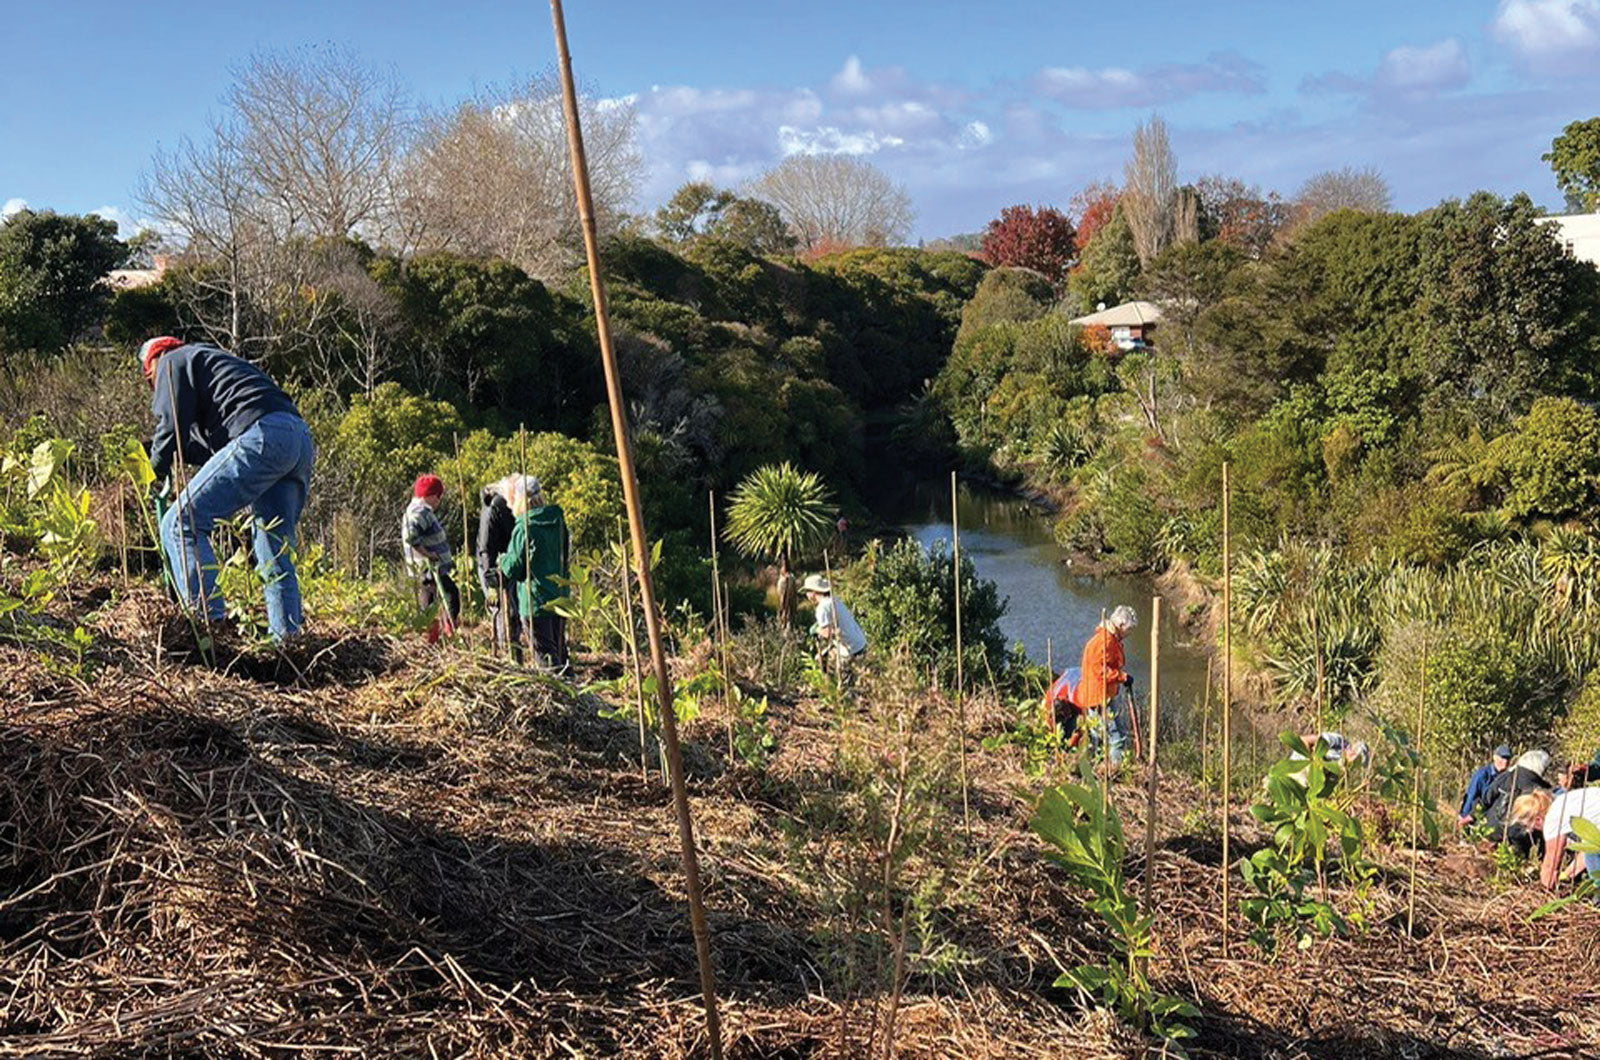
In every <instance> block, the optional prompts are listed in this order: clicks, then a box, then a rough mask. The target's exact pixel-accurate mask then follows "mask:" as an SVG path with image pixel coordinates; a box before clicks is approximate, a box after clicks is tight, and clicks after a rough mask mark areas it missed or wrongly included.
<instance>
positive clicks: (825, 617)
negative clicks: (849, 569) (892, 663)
mask: <svg viewBox="0 0 1600 1060" xmlns="http://www.w3.org/2000/svg"><path fill="white" fill-rule="evenodd" d="M800 588H801V591H802V592H804V593H805V594H806V599H808V600H810V601H811V603H812V606H814V607H815V608H816V616H815V618H814V620H813V621H812V624H811V632H812V633H813V634H815V635H816V638H817V642H818V645H819V647H818V652H817V654H818V657H819V659H820V661H821V662H822V664H823V666H824V667H826V668H827V669H829V670H830V671H831V670H835V669H837V670H839V671H845V670H848V668H849V666H850V664H851V662H852V661H853V660H856V659H859V658H860V657H861V656H862V655H865V654H866V651H867V635H866V634H865V633H864V632H862V630H861V623H859V622H857V621H856V616H855V615H853V614H851V613H850V608H848V607H846V606H845V603H844V601H843V600H839V599H837V598H836V597H835V596H834V595H833V583H832V582H830V581H828V579H827V578H824V577H823V576H822V575H820V574H812V575H808V576H807V577H806V580H805V582H804V583H803V584H802V585H801V587H800Z"/></svg>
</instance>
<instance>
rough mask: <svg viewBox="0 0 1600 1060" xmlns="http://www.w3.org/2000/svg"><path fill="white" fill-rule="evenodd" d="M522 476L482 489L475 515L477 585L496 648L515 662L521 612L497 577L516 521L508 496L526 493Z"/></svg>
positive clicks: (519, 645)
mask: <svg viewBox="0 0 1600 1060" xmlns="http://www.w3.org/2000/svg"><path fill="white" fill-rule="evenodd" d="M526 481H528V480H527V479H525V478H524V477H523V476H522V475H507V476H506V477H505V478H503V479H497V480H496V481H494V482H491V483H489V484H488V485H487V486H485V487H484V488H483V508H482V509H481V510H480V511H479V512H478V549H477V555H478V584H479V585H481V586H482V587H483V598H484V600H486V601H488V604H489V611H490V613H491V614H492V615H493V617H494V637H495V642H496V644H504V645H507V646H508V647H509V648H510V649H511V654H512V656H513V657H515V658H516V660H517V661H518V662H521V661H522V638H521V634H520V631H519V627H520V626H521V625H522V610H521V608H519V607H518V606H517V594H516V593H512V592H507V591H506V577H505V575H504V574H501V573H500V557H501V556H504V555H505V553H506V547H507V546H508V545H510V544H511V530H512V528H513V527H514V526H515V525H516V521H517V520H516V517H515V516H514V515H512V514H511V496H512V494H513V493H515V492H516V491H517V490H518V489H526V486H525V485H524V483H525V482H526Z"/></svg>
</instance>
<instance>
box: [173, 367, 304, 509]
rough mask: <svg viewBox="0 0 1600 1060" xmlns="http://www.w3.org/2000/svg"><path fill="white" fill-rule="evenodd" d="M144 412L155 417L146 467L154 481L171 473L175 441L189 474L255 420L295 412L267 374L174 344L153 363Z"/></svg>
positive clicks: (290, 402) (252, 424)
mask: <svg viewBox="0 0 1600 1060" xmlns="http://www.w3.org/2000/svg"><path fill="white" fill-rule="evenodd" d="M150 411H151V413H153V414H154V416H155V418H156V428H155V432H154V433H153V434H152V435H151V436H150V463H151V466H152V467H154V468H155V472H156V481H157V482H160V481H163V480H164V479H166V478H167V477H168V476H169V475H170V474H171V472H172V464H173V460H174V456H175V454H176V453H177V450H178V440H179V439H180V438H181V439H182V440H183V459H184V461H185V462H186V463H187V464H188V465H189V467H190V469H191V470H194V469H198V468H199V467H200V466H201V465H203V464H204V463H205V462H206V461H207V460H210V459H211V458H212V457H213V456H215V455H216V454H217V451H218V450H220V449H221V448H222V447H223V446H225V445H227V444H228V443H229V442H231V441H233V440H234V439H235V438H237V437H239V435H241V434H243V433H244V432H245V431H248V430H249V429H250V428H251V427H253V426H254V425H255V423H256V421H257V420H259V419H261V417H263V416H265V415H267V414H269V413H273V412H288V413H291V414H293V415H296V416H298V415H299V414H300V411H299V410H298V409H296V408H295V406H294V402H293V401H292V400H290V398H289V395H288V394H285V393H284V392H283V391H282V390H280V389H279V388H278V384H276V383H274V382H273V381H272V380H271V379H270V378H269V377H268V376H267V373H265V372H263V371H262V370H261V369H259V368H257V367H256V366H255V365H253V364H251V363H249V362H248V361H245V360H242V359H241V358H238V357H235V356H234V355H233V354H231V353H224V352H223V351H222V350H219V349H217V348H216V347H215V346H202V345H198V344H191V345H188V346H179V347H178V348H177V349H175V350H172V351H170V352H168V353H165V354H162V356H161V359H160V360H158V361H156V392H155V396H154V397H153V398H152V399H151V401H150Z"/></svg>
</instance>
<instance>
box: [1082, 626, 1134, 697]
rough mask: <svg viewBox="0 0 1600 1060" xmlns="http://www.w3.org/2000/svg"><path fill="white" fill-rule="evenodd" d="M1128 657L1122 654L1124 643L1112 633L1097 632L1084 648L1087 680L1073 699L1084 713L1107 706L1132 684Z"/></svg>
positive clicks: (1103, 629)
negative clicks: (1125, 683)
mask: <svg viewBox="0 0 1600 1060" xmlns="http://www.w3.org/2000/svg"><path fill="white" fill-rule="evenodd" d="M1126 665H1128V660H1127V656H1125V655H1123V653H1122V641H1121V640H1119V639H1117V637H1116V636H1115V635H1114V634H1112V632H1111V631H1110V630H1109V629H1106V628H1104V627H1101V628H1100V629H1097V630H1095V631H1094V636H1092V637H1090V638H1089V643H1087V644H1085V645H1084V646H1083V677H1082V678H1081V679H1080V680H1079V681H1078V690H1077V694H1076V695H1075V696H1074V698H1073V702H1074V703H1076V704H1077V705H1078V707H1079V709H1081V710H1090V709H1092V708H1094V707H1100V706H1104V705H1105V704H1106V702H1107V701H1108V700H1112V699H1115V698H1116V697H1117V693H1118V692H1120V691H1122V686H1123V683H1124V682H1126V681H1127V680H1128V672H1127V671H1126V670H1124V669H1123V667H1125V666H1126Z"/></svg>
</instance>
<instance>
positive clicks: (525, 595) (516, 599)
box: [400, 474, 572, 669]
mask: <svg viewBox="0 0 1600 1060" xmlns="http://www.w3.org/2000/svg"><path fill="white" fill-rule="evenodd" d="M443 501H444V480H443V479H441V478H440V477H439V476H438V475H432V474H428V475H422V476H420V477H418V479H417V481H416V483H415V484H414V485H413V486H412V490H411V501H410V503H409V504H407V505H406V509H405V513H404V514H403V515H402V516H401V518H400V544H401V548H402V554H403V555H404V557H405V562H406V568H407V569H408V570H409V571H410V572H411V576H412V578H413V579H415V581H416V589H417V602H418V604H420V605H421V606H422V608H423V610H424V611H426V610H429V609H433V608H437V609H438V617H437V618H436V619H435V620H434V623H433V625H432V626H430V627H429V630H428V639H429V641H430V642H432V641H434V640H437V639H438V637H439V635H440V634H441V633H444V632H449V631H451V630H453V628H454V627H455V625H456V623H457V622H458V621H459V620H460V618H461V589H460V587H459V586H458V585H457V584H456V581H455V577H454V573H455V555H454V553H453V551H452V550H451V548H450V537H449V534H448V533H446V531H445V528H444V524H443V523H442V522H440V520H439V511H438V510H439V505H440V504H441V503H442V502H443ZM571 551H572V539H571V535H570V534H569V533H568V531H567V518H566V513H564V512H563V511H562V510H561V506H560V505H558V504H552V503H549V502H548V501H547V500H546V499H545V495H544V488H543V487H542V486H541V485H540V483H539V480H538V479H537V478H536V477H534V476H533V475H520V474H512V475H507V476H505V477H504V478H501V479H496V480H495V481H493V482H491V483H489V484H488V485H486V486H484V487H483V491H482V493H481V508H480V511H479V514H478V541H477V561H478V562H477V569H478V585H479V587H480V588H481V589H482V590H483V598H484V600H485V602H486V603H487V604H488V606H489V612H490V615H491V617H492V619H493V622H494V633H495V640H496V642H497V643H500V644H503V645H506V646H507V647H508V648H509V649H510V651H511V652H512V654H513V655H514V656H515V657H516V658H518V659H519V660H520V659H521V658H522V638H521V631H522V629H523V628H524V627H526V628H527V631H528V633H529V635H530V639H531V640H532V642H533V652H534V657H535V659H536V660H537V661H538V662H539V664H540V665H542V666H547V667H550V668H552V669H562V668H564V667H565V666H566V665H567V623H566V619H565V618H562V617H561V616H560V615H558V614H556V613H555V612H554V611H553V610H551V606H550V605H551V603H552V602H553V601H555V600H556V599H558V598H559V597H562V596H564V595H566V590H565V589H564V588H563V586H562V584H561V583H562V582H563V581H564V580H565V579H566V578H567V577H569V574H570V569H569V563H570V558H571Z"/></svg>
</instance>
